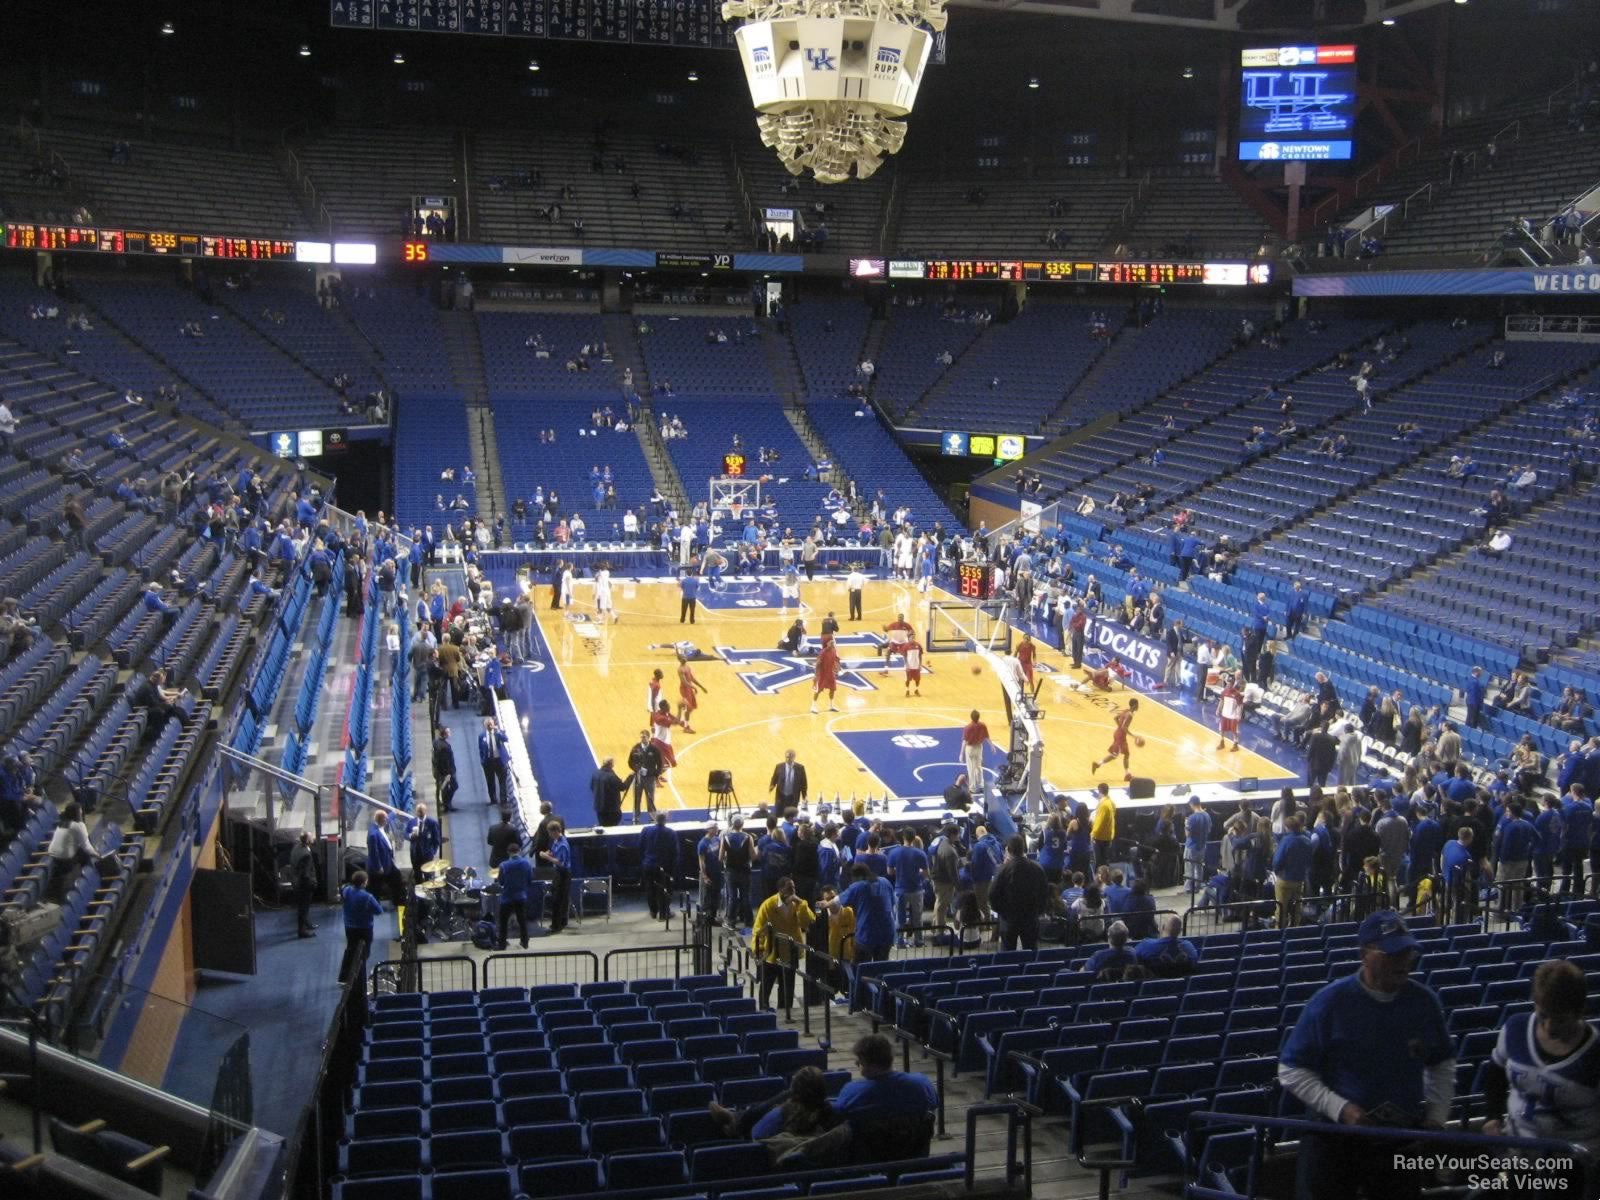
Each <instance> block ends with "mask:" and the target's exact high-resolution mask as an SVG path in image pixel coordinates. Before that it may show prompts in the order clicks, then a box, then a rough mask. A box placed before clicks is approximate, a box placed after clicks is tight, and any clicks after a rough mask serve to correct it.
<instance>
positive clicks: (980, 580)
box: [956, 562, 991, 600]
mask: <svg viewBox="0 0 1600 1200" xmlns="http://www.w3.org/2000/svg"><path fill="white" fill-rule="evenodd" d="M990 583H991V576H990V574H989V564H988V563H984V562H964V563H962V564H961V565H960V566H959V567H957V568H956V591H957V592H959V593H960V594H961V596H962V597H963V598H964V599H967V600H987V599H988V598H989V586H990Z"/></svg>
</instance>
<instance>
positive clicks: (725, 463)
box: [722, 451, 745, 479]
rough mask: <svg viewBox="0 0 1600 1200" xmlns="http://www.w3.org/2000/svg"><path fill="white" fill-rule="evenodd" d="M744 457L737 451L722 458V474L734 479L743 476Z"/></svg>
mask: <svg viewBox="0 0 1600 1200" xmlns="http://www.w3.org/2000/svg"><path fill="white" fill-rule="evenodd" d="M744 467H745V457H744V455H742V454H740V453H738V452H737V451H730V452H729V453H727V454H724V455H723V456H722V473H723V474H724V475H728V476H731V477H733V478H735V479H738V478H741V477H743V475H744Z"/></svg>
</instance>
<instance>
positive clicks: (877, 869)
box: [855, 830, 889, 879]
mask: <svg viewBox="0 0 1600 1200" xmlns="http://www.w3.org/2000/svg"><path fill="white" fill-rule="evenodd" d="M881 844H882V843H881V840H880V837H879V835H878V833H877V832H876V831H875V830H874V831H872V832H869V833H868V834H867V840H866V842H865V849H863V850H860V851H859V852H858V853H857V854H856V857H855V861H856V862H857V863H859V864H860V865H861V866H863V867H866V868H867V870H869V871H871V872H872V873H873V875H875V876H877V877H878V878H879V879H885V878H887V877H888V875H889V859H888V856H887V855H885V854H884V853H883V852H882V851H881V850H879V849H878V847H879V846H880V845H881Z"/></svg>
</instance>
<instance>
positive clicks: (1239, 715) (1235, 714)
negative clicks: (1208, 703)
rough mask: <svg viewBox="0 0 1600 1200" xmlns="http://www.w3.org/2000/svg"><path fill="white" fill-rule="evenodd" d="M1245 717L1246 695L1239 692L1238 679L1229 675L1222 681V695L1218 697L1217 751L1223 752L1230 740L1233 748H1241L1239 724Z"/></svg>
mask: <svg viewBox="0 0 1600 1200" xmlns="http://www.w3.org/2000/svg"><path fill="white" fill-rule="evenodd" d="M1243 717H1244V693H1243V692H1241V691H1240V690H1239V682H1238V679H1237V678H1236V677H1235V676H1233V675H1227V676H1224V677H1223V680H1222V695H1221V696H1219V697H1217V749H1218V750H1221V749H1222V747H1223V746H1224V745H1226V744H1227V741H1228V739H1229V738H1230V737H1231V738H1232V739H1233V748H1234V749H1235V750H1237V749H1238V748H1239V722H1240V720H1242V719H1243Z"/></svg>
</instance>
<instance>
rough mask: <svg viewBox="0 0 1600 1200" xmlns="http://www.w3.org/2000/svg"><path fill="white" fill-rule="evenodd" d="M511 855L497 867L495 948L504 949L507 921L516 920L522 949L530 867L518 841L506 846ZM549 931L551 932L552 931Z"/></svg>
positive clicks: (530, 877) (529, 887) (525, 924)
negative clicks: (497, 902) (498, 919)
mask: <svg viewBox="0 0 1600 1200" xmlns="http://www.w3.org/2000/svg"><path fill="white" fill-rule="evenodd" d="M506 848H507V849H508V850H509V851H510V852H511V856H510V857H509V858H507V859H506V860H505V861H504V862H503V863H501V864H500V879H499V883H500V936H499V939H498V941H497V942H496V945H497V946H498V948H499V949H501V950H504V949H505V948H506V934H507V933H508V932H509V931H510V928H511V918H512V917H513V916H515V917H516V918H517V930H518V932H520V933H521V935H522V939H521V941H522V948H523V949H524V950H526V949H527V948H528V893H529V892H530V891H532V890H533V864H532V863H531V862H529V861H528V856H527V855H525V854H524V853H523V852H522V839H521V838H517V839H515V840H513V841H511V842H509V843H508V844H507V847H506ZM552 932H554V931H553V930H552Z"/></svg>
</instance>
